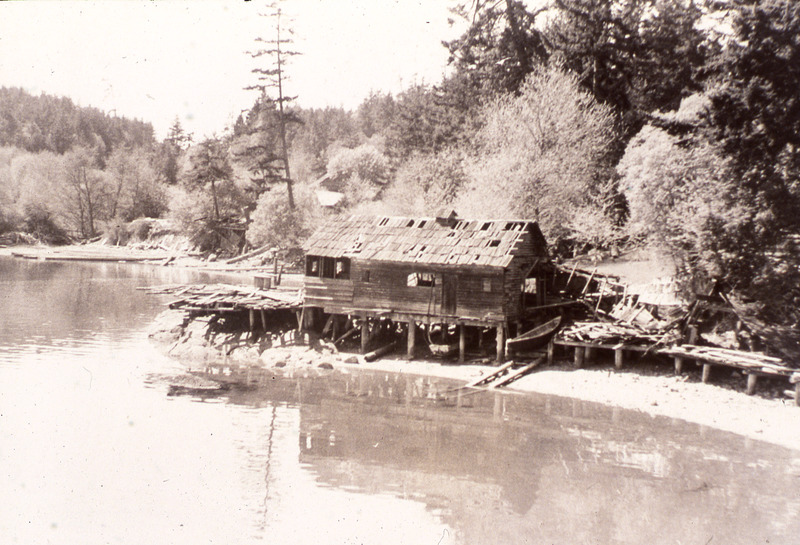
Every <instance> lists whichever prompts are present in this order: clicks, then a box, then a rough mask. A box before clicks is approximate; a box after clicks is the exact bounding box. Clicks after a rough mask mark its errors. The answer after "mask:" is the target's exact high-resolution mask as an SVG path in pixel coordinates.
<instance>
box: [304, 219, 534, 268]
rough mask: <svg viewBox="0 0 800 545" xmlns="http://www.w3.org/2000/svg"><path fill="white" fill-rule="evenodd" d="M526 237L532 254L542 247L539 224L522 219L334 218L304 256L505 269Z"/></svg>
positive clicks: (312, 238)
mask: <svg viewBox="0 0 800 545" xmlns="http://www.w3.org/2000/svg"><path fill="white" fill-rule="evenodd" d="M526 235H530V237H531V239H532V245H533V248H535V249H536V252H537V253H536V254H535V255H539V256H544V255H545V253H546V250H545V248H546V243H545V240H544V236H543V235H542V232H541V231H540V230H539V226H538V225H537V224H536V222H534V221H525V220H467V219H458V218H456V217H455V214H453V213H451V214H450V215H449V216H448V217H440V218H404V217H386V216H383V217H381V216H340V217H337V218H333V219H331V220H329V221H328V222H326V223H325V224H324V225H323V226H322V227H321V228H320V229H318V230H317V231H316V232H315V233H314V234H313V235H312V236H311V238H309V240H308V241H307V242H306V244H305V245H304V247H303V249H304V250H305V251H306V253H307V254H309V255H315V256H322V257H333V258H340V257H348V258H358V259H363V260H373V261H391V262H403V263H420V264H429V265H473V266H483V267H506V266H508V265H509V264H510V263H511V261H512V260H513V258H514V257H515V256H516V255H518V254H519V253H520V250H521V249H522V247H523V244H524V241H525V238H526Z"/></svg>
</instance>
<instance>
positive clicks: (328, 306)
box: [303, 276, 353, 313]
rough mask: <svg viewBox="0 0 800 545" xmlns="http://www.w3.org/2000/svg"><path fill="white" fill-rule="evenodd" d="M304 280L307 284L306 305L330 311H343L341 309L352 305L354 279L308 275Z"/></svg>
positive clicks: (305, 284)
mask: <svg viewBox="0 0 800 545" xmlns="http://www.w3.org/2000/svg"><path fill="white" fill-rule="evenodd" d="M351 278H352V277H351ZM303 280H304V286H305V298H304V300H303V301H304V303H303V304H304V305H305V306H307V307H320V308H322V309H324V310H325V312H328V313H341V312H342V310H341V309H343V308H350V307H352V305H353V282H352V280H336V279H333V278H319V277H317V276H306V277H304V279H303Z"/></svg>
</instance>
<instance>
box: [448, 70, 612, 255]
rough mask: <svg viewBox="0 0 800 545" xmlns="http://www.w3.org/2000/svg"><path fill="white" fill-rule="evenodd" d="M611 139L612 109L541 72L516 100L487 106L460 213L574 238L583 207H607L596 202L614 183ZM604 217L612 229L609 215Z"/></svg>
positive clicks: (573, 80) (566, 78)
mask: <svg viewBox="0 0 800 545" xmlns="http://www.w3.org/2000/svg"><path fill="white" fill-rule="evenodd" d="M614 138H615V132H614V116H613V115H612V113H611V110H610V108H609V107H608V106H605V105H601V104H598V103H597V102H596V101H595V100H594V99H593V98H592V97H591V96H590V95H589V94H588V93H586V92H585V91H582V90H581V89H580V85H579V82H578V79H577V77H575V76H574V75H572V74H569V73H567V72H565V71H563V70H561V69H560V68H558V67H555V66H551V67H549V68H546V69H536V70H534V72H533V73H532V74H531V76H530V77H529V78H528V79H527V80H526V81H525V83H524V84H523V86H522V87H521V88H520V95H519V96H518V97H514V96H509V95H506V96H502V97H500V98H498V99H496V100H494V101H493V102H492V103H491V104H490V105H489V106H488V108H487V111H486V125H485V126H484V128H483V129H482V130H481V131H480V133H479V143H480V146H481V147H480V153H479V154H478V155H477V156H475V157H474V158H473V159H472V160H471V161H470V164H469V166H468V168H467V171H468V173H469V177H470V183H469V186H468V190H467V191H466V192H464V193H462V195H461V197H460V198H459V199H458V205H457V207H456V208H457V210H458V211H459V212H460V213H463V214H466V215H475V216H478V217H487V216H493V217H510V216H511V217H524V218H531V219H534V220H536V221H538V222H539V225H540V227H541V228H542V230H543V232H544V233H545V236H546V237H547V238H548V240H549V241H550V242H551V243H553V244H556V243H557V242H558V241H559V240H561V239H564V238H572V237H573V236H576V235H577V234H578V233H575V232H572V231H571V229H570V227H569V226H570V223H571V222H572V221H573V220H576V219H577V218H576V216H575V215H576V211H578V210H584V214H583V215H584V216H586V214H585V209H586V207H590V208H591V207H595V208H597V207H598V206H600V205H601V204H602V203H598V201H597V200H595V197H596V196H597V195H598V193H599V190H600V188H604V187H605V185H604V183H605V182H607V180H609V179H610V178H611V177H612V170H611V168H610V167H611V165H610V164H609V163H608V154H609V150H610V149H611V146H612V144H613V142H614ZM599 212H602V213H598V214H597V217H602V218H603V219H604V222H612V220H613V218H612V217H610V213H611V211H610V210H609V211H606V210H600V211H599ZM598 232H599V231H598ZM606 242H607V241H606Z"/></svg>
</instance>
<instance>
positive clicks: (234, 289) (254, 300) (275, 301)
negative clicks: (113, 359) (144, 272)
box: [145, 284, 303, 312]
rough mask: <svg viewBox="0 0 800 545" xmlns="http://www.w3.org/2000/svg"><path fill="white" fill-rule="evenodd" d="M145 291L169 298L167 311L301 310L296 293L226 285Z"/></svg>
mask: <svg viewBox="0 0 800 545" xmlns="http://www.w3.org/2000/svg"><path fill="white" fill-rule="evenodd" d="M145 291H147V292H148V293H153V294H158V295H172V296H174V297H176V299H174V300H173V301H172V302H170V303H169V308H171V309H181V310H191V311H202V312H226V311H228V312H239V311H246V310H252V311H261V310H264V311H267V310H292V311H299V310H300V309H301V308H302V306H303V301H302V298H301V297H300V293H299V292H287V291H278V290H264V289H259V288H250V287H245V286H231V285H227V284H211V285H188V286H187V285H172V286H156V287H153V288H147V289H146V290H145Z"/></svg>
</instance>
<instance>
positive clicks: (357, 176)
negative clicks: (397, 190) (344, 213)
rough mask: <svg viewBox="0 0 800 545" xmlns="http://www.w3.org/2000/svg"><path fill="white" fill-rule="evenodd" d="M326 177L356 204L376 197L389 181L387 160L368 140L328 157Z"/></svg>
mask: <svg viewBox="0 0 800 545" xmlns="http://www.w3.org/2000/svg"><path fill="white" fill-rule="evenodd" d="M328 177H329V178H330V180H331V183H333V184H335V185H337V186H338V187H339V188H341V189H342V190H344V193H345V194H346V195H347V200H348V202H349V204H350V205H356V204H358V203H360V202H363V201H371V200H374V199H375V198H376V197H377V195H378V193H380V191H381V190H382V189H383V187H384V186H385V185H386V183H387V182H388V181H389V161H388V160H387V158H386V157H385V156H384V155H383V154H382V153H381V152H380V151H378V150H377V149H376V148H375V147H374V146H372V145H369V144H364V145H361V146H358V147H356V148H353V149H347V148H342V149H340V150H339V151H338V152H336V153H335V154H334V155H332V156H331V159H330V160H329V161H328Z"/></svg>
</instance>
